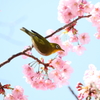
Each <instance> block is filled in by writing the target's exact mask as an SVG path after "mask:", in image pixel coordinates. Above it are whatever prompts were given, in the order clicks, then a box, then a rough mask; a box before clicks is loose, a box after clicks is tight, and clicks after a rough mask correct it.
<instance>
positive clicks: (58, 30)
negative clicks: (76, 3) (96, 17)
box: [45, 15, 91, 38]
mask: <svg viewBox="0 0 100 100" xmlns="http://www.w3.org/2000/svg"><path fill="white" fill-rule="evenodd" d="M90 16H91V15H87V16H80V17H78V18H76V19H75V20H73V21H72V22H70V23H69V24H66V25H64V26H63V27H61V28H59V29H57V30H56V31H54V32H53V33H52V34H50V35H48V36H46V37H45V38H49V37H51V36H52V35H54V34H55V33H57V32H60V31H61V30H63V29H65V28H66V27H68V26H70V25H71V24H73V23H74V22H77V21H78V20H79V19H81V18H88V17H90Z"/></svg>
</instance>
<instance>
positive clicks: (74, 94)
mask: <svg viewBox="0 0 100 100" xmlns="http://www.w3.org/2000/svg"><path fill="white" fill-rule="evenodd" d="M68 89H69V90H70V92H71V93H72V94H73V95H74V97H75V98H76V99H77V100H79V99H78V97H77V95H76V94H75V93H74V91H73V90H72V89H71V87H70V86H68Z"/></svg>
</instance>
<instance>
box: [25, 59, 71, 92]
mask: <svg viewBox="0 0 100 100" xmlns="http://www.w3.org/2000/svg"><path fill="white" fill-rule="evenodd" d="M49 63H50V65H49V66H52V67H49V66H48V67H47V68H42V67H41V68H40V69H38V72H37V71H36V70H34V68H32V67H31V66H29V65H24V66H23V68H24V71H23V72H24V77H25V78H26V81H27V82H28V83H29V84H30V85H31V86H32V87H33V88H36V89H41V90H47V89H54V88H56V87H61V86H62V85H67V84H68V79H69V77H70V74H71V73H72V68H71V67H70V63H69V62H68V61H63V60H62V58H61V57H58V58H55V59H54V60H52V61H49ZM51 68H52V69H51ZM48 69H49V71H48ZM50 69H51V70H50ZM47 74H48V75H47ZM48 79H49V80H48Z"/></svg>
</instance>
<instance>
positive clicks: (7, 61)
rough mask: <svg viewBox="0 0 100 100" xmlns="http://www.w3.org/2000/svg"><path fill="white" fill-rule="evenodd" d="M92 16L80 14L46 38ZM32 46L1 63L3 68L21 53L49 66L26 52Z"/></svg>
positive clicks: (0, 65)
mask: <svg viewBox="0 0 100 100" xmlns="http://www.w3.org/2000/svg"><path fill="white" fill-rule="evenodd" d="M90 16H91V15H87V16H80V17H78V18H76V19H75V20H73V21H72V22H70V23H69V24H66V25H64V26H63V27H61V28H59V29H57V30H56V31H54V32H53V33H52V34H50V35H48V36H46V37H45V38H49V37H51V36H53V35H54V34H56V33H57V32H60V31H61V30H63V29H65V28H66V27H68V26H69V25H71V24H72V23H74V22H77V21H78V20H79V19H81V18H88V17H90ZM32 47H33V46H32ZM32 47H29V48H27V49H25V50H24V51H22V52H19V53H17V54H14V55H12V56H11V57H10V58H8V59H7V60H6V61H4V62H2V63H0V68H1V67H2V66H3V65H5V64H7V63H9V62H10V61H11V60H12V59H14V58H15V57H17V56H20V55H23V54H24V55H26V56H29V57H31V58H33V59H35V60H37V61H38V62H39V63H41V64H43V65H44V66H47V65H48V63H43V62H41V61H40V60H39V59H38V58H36V57H34V56H32V55H28V54H26V53H25V52H27V51H28V50H31V49H32Z"/></svg>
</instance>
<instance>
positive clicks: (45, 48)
mask: <svg viewBox="0 0 100 100" xmlns="http://www.w3.org/2000/svg"><path fill="white" fill-rule="evenodd" d="M20 30H21V31H23V32H25V33H27V34H28V35H29V36H30V37H31V40H32V45H33V46H34V48H35V49H36V51H37V52H38V53H40V54H41V55H43V56H49V55H51V54H53V53H56V52H57V51H64V50H63V49H62V48H61V47H60V45H59V44H57V43H51V42H49V41H48V40H47V39H46V38H44V37H43V36H41V35H40V34H39V33H37V32H35V31H33V30H31V31H29V30H28V29H26V28H25V27H22V28H21V29H20Z"/></svg>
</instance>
